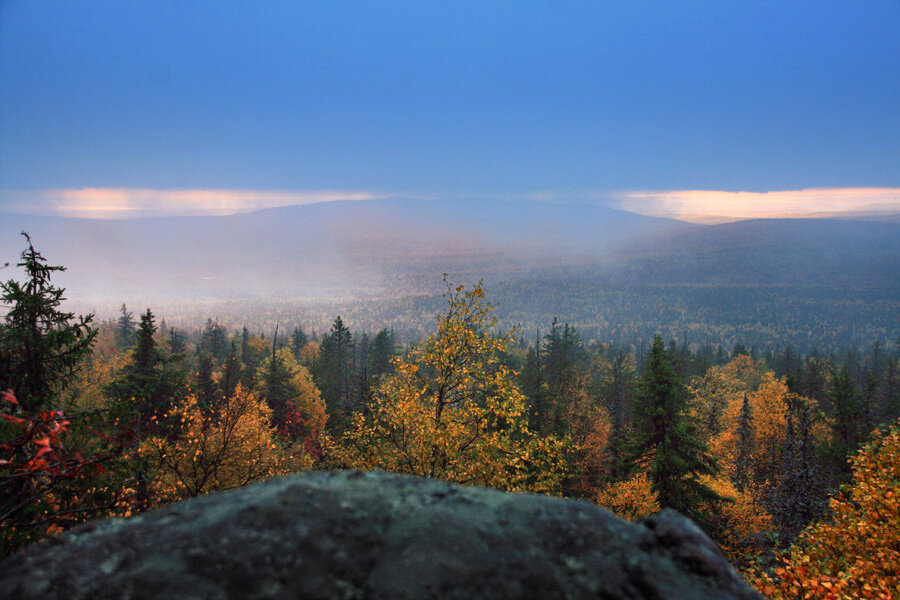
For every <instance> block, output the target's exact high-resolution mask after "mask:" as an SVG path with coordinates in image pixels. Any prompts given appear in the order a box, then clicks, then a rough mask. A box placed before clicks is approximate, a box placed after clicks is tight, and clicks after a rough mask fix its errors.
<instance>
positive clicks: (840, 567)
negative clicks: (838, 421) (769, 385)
mask: <svg viewBox="0 0 900 600" xmlns="http://www.w3.org/2000/svg"><path fill="white" fill-rule="evenodd" d="M852 464H853V482H852V483H851V484H850V485H849V487H847V488H846V489H845V490H844V492H843V493H842V494H840V495H838V496H837V497H835V498H832V499H831V511H832V516H831V518H829V519H828V520H825V521H822V522H819V523H814V524H813V525H811V526H810V527H808V528H807V529H806V530H805V531H804V532H803V534H802V535H801V536H800V538H799V539H798V540H797V542H796V543H795V544H794V546H793V547H792V549H791V551H790V552H789V553H788V554H787V555H785V556H783V557H782V561H783V564H784V566H782V567H779V568H778V569H776V570H775V571H774V577H773V576H771V575H768V574H766V573H754V574H752V578H753V579H754V581H755V583H757V586H758V588H759V589H760V590H762V591H767V593H769V594H771V596H772V597H773V598H785V599H787V598H815V599H828V600H831V599H841V600H843V599H848V598H893V597H894V596H895V595H896V594H900V569H898V568H897V565H900V507H898V503H897V502H896V499H895V498H896V495H897V493H898V492H900V423H898V425H895V426H894V427H893V428H891V430H889V431H888V432H886V433H876V435H875V436H874V439H873V441H872V442H871V443H870V444H869V445H867V446H866V447H864V448H863V449H862V450H861V451H860V452H859V453H858V454H857V455H856V457H854V459H853V460H852Z"/></svg>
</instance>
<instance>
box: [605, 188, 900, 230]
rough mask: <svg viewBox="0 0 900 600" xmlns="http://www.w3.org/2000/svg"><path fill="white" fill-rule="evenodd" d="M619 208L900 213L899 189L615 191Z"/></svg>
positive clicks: (723, 214) (718, 217)
mask: <svg viewBox="0 0 900 600" xmlns="http://www.w3.org/2000/svg"><path fill="white" fill-rule="evenodd" d="M613 197H614V199H615V200H614V202H615V203H616V204H617V206H618V208H622V209H624V210H628V211H631V212H636V213H640V214H645V215H653V216H659V217H671V218H675V219H682V220H685V221H693V222H697V223H721V222H727V221H735V220H740V219H755V218H777V217H820V216H828V215H841V214H870V215H876V214H893V213H900V188H816V189H804V190H779V191H770V192H728V191H720V190H671V191H630V192H619V193H616V194H614V195H613Z"/></svg>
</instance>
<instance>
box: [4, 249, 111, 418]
mask: <svg viewBox="0 0 900 600" xmlns="http://www.w3.org/2000/svg"><path fill="white" fill-rule="evenodd" d="M22 235H23V236H25V240H26V241H27V243H28V248H27V249H25V250H24V251H23V252H22V255H21V256H22V260H21V262H20V263H18V265H17V266H19V267H22V268H23V270H24V271H25V275H26V277H27V279H26V281H25V282H24V283H19V282H17V281H14V280H9V281H7V282H6V283H2V284H0V290H2V292H3V294H2V297H0V299H2V303H3V304H4V305H5V306H7V307H9V311H8V312H7V313H6V316H5V317H4V320H3V323H2V324H0V390H6V389H11V390H12V391H13V394H14V395H15V397H16V398H17V399H18V402H19V404H20V405H21V406H22V408H23V409H25V410H29V411H34V410H38V409H40V408H42V407H44V406H45V405H47V404H49V403H50V402H52V401H53V400H55V399H56V398H57V397H58V395H59V393H60V392H62V391H64V390H65V389H66V388H67V387H68V386H69V385H70V384H71V383H72V381H73V380H74V378H75V376H76V375H77V373H78V369H79V366H80V364H81V362H82V360H84V359H85V358H86V357H87V356H88V354H90V351H91V345H92V344H93V342H94V337H95V336H96V335H97V331H96V330H95V329H94V328H92V327H91V322H92V321H93V315H87V316H83V317H78V318H76V317H75V315H74V314H72V313H67V312H62V311H60V310H59V307H60V304H61V303H62V301H63V300H65V298H64V297H63V293H64V292H65V290H64V289H62V288H57V287H55V286H54V285H53V283H52V282H51V277H52V275H53V273H56V272H61V271H65V268H64V267H59V266H49V265H47V261H46V260H45V259H44V257H43V256H41V254H40V253H39V252H38V251H37V250H35V249H34V246H33V245H32V243H31V238H30V237H29V236H28V234H27V233H24V232H23V233H22Z"/></svg>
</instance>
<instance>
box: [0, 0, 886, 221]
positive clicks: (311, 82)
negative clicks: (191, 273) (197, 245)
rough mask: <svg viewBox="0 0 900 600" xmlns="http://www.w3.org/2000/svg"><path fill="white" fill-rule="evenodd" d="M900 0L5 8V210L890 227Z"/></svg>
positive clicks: (1, 160) (1, 91) (1, 129)
mask: <svg viewBox="0 0 900 600" xmlns="http://www.w3.org/2000/svg"><path fill="white" fill-rule="evenodd" d="M898 30H900V4H898V3H896V2H871V3H865V4H852V5H851V4H848V3H843V2H821V3H816V4H814V5H810V4H809V3H806V2H779V3H758V2H730V3H715V4H710V3H692V2H678V3H666V4H665V5H660V4H659V3H650V2H648V3H642V2H635V3H627V4H623V3H574V4H570V5H567V6H565V7H562V8H560V7H557V6H552V7H551V6H549V5H545V4H541V3H517V4H516V5H514V6H501V5H499V4H498V3H478V2H464V3H453V4H446V5H435V4H430V3H428V4H418V5H409V4H406V3H372V2H353V3H349V2H348V3H341V2H335V3H329V4H327V5H323V4H321V3H291V4H287V3H285V4H267V5H265V6H262V5H259V4H258V3H250V2H234V3H228V4H225V5H222V4H219V3H211V2H209V3H206V2H199V3H190V4H187V5H185V4H183V3H175V2H155V3H119V2H108V1H93V2H70V3H55V2H41V1H35V2H6V3H3V4H0V81H2V82H3V85H0V214H2V213H19V214H44V215H63V216H79V217H91V218H129V217H142V216H164V215H206V214H233V213H237V212H247V211H252V210H255V209H258V208H265V207H275V206H288V205H295V204H307V203H312V202H323V201H332V200H348V199H349V200H366V199H374V198H385V197H391V196H401V197H412V198H429V199H432V200H436V201H439V202H454V201H457V200H459V199H471V198H480V197H483V198H502V199H517V198H521V199H541V200H548V201H554V202H583V203H597V204H602V205H605V206H610V207H614V208H622V209H625V210H629V211H633V212H637V213H641V214H645V215H655V216H667V217H673V218H678V219H684V220H691V221H695V222H723V221H729V220H735V219H740V218H754V217H766V216H821V215H823V214H842V213H851V214H864V213H876V214H884V213H897V212H900V169H898V163H900V113H898V111H897V110H896V109H897V99H898V98H900V76H898V75H900V41H898V36H897V35H896V32H897V31H898Z"/></svg>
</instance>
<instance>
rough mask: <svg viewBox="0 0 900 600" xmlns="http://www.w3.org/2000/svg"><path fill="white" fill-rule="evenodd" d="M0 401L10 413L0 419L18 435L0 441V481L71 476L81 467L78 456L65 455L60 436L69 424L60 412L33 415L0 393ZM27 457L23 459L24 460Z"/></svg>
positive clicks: (8, 393) (7, 393)
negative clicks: (17, 478) (8, 424)
mask: <svg viewBox="0 0 900 600" xmlns="http://www.w3.org/2000/svg"><path fill="white" fill-rule="evenodd" d="M0 400H2V401H3V402H5V403H7V404H8V405H12V407H11V408H12V410H13V411H15V412H16V414H15V415H12V414H0V418H2V419H3V420H5V421H6V422H8V423H10V424H12V425H13V426H14V427H15V428H16V429H17V430H18V431H19V435H17V436H16V437H15V438H13V439H11V440H4V443H3V444H2V445H0V452H2V454H3V457H2V458H0V469H3V471H7V470H10V471H12V473H9V472H6V473H4V472H3V471H0V478H5V477H18V476H20V475H21V474H23V473H24V474H31V475H36V474H44V475H51V476H57V477H58V476H62V477H72V476H74V475H75V473H76V472H77V471H78V469H79V468H80V467H81V465H83V464H84V462H85V461H84V458H82V457H81V455H80V454H77V453H75V454H72V455H69V454H68V453H66V452H65V449H64V447H63V444H62V441H61V440H60V436H62V435H63V434H65V433H66V431H67V430H68V427H69V425H70V424H71V423H70V422H69V421H68V420H66V418H65V415H64V414H63V411H61V410H54V411H41V412H39V413H36V414H31V413H28V412H26V411H24V410H22V407H21V405H20V404H19V402H18V401H17V400H16V397H15V396H14V395H13V394H12V392H9V391H5V392H0ZM26 457H27V458H26Z"/></svg>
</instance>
